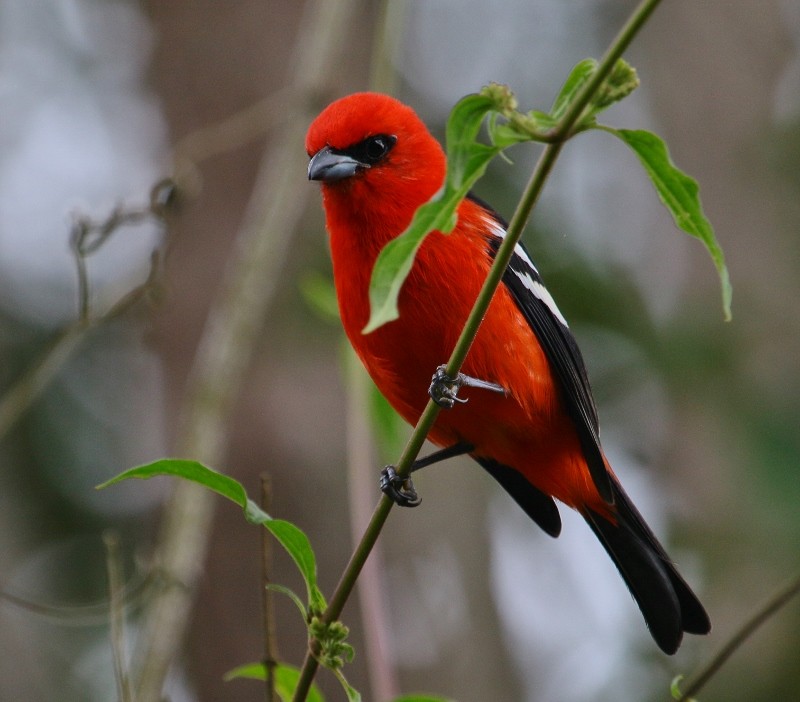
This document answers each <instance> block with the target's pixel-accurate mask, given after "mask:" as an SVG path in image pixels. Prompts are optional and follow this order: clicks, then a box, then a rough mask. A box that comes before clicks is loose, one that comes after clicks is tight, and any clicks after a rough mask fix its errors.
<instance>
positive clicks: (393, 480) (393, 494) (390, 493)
mask: <svg viewBox="0 0 800 702" xmlns="http://www.w3.org/2000/svg"><path fill="white" fill-rule="evenodd" d="M380 486H381V492H382V493H383V494H384V495H386V496H387V497H388V498H390V499H391V500H392V502H394V503H395V504H396V505H399V506H400V507H417V506H418V505H419V503H420V502H422V498H421V497H420V496H419V495H418V494H417V491H416V490H415V489H414V483H413V482H412V481H411V478H401V477H400V476H399V475H398V474H397V471H396V470H395V468H394V466H386V467H385V468H384V469H383V470H382V471H381V480H380Z"/></svg>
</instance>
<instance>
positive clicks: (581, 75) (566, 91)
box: [550, 58, 597, 121]
mask: <svg viewBox="0 0 800 702" xmlns="http://www.w3.org/2000/svg"><path fill="white" fill-rule="evenodd" d="M596 70H597V61H596V60H595V59H593V58H587V59H583V61H581V62H580V63H578V64H577V65H576V66H575V67H574V68H573V69H572V71H570V74H569V76H567V80H566V81H565V82H564V85H563V86H562V87H561V92H559V93H558V96H557V97H556V99H555V102H553V107H552V108H551V109H550V116H551V117H552V118H553V119H554V120H556V121H557V120H559V119H561V118H562V117H563V116H564V113H565V112H566V111H567V108H568V107H569V105H570V103H571V102H572V99H573V98H574V97H575V95H577V94H578V93H579V92H580V89H581V88H582V87H583V86H584V84H585V83H586V81H587V80H589V78H591V76H592V73H594V72H595V71H596Z"/></svg>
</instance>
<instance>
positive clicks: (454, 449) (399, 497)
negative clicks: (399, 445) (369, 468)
mask: <svg viewBox="0 0 800 702" xmlns="http://www.w3.org/2000/svg"><path fill="white" fill-rule="evenodd" d="M474 448H475V447H474V446H473V445H472V444H468V443H467V442H465V441H460V442H459V443H457V444H453V445H452V446H447V447H446V448H443V449H439V450H438V451H434V452H433V453H431V454H429V455H427V456H423V457H422V458H418V459H417V460H416V461H414V463H412V464H411V470H410V471H409V473H413V472H414V471H416V470H419V469H420V468H425V466H430V465H433V464H434V463H438V462H439V461H444V460H445V459H447V458H453V457H454V456H461V455H463V454H465V453H469V452H470V451H472V450H473V449H474ZM380 486H381V492H382V493H383V494H384V495H386V496H387V497H389V498H391V500H392V501H393V502H394V503H395V504H396V505H399V506H400V507H416V506H417V505H419V503H420V502H422V498H421V497H420V496H419V495H418V494H417V491H416V490H415V489H414V483H413V482H412V481H411V478H401V477H400V476H399V475H398V474H397V470H395V467H394V466H386V467H385V468H384V469H383V470H382V471H381V479H380Z"/></svg>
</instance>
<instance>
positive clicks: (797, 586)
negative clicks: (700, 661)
mask: <svg viewBox="0 0 800 702" xmlns="http://www.w3.org/2000/svg"><path fill="white" fill-rule="evenodd" d="M798 593H800V577H797V578H795V579H794V580H792V581H791V582H790V583H789V584H788V585H784V586H783V587H782V588H781V589H780V590H778V592H776V593H775V594H774V595H773V596H772V597H770V598H769V600H767V602H766V603H765V604H764V606H763V607H761V608H760V609H759V610H758V611H757V612H756V613H755V614H754V615H753V616H752V617H750V619H748V620H747V621H746V622H745V623H744V624H742V626H741V628H740V629H739V630H738V631H737V632H736V633H735V634H734V635H733V636H732V637H731V638H730V639H729V640H728V642H727V643H726V644H725V645H724V646H723V647H722V649H721V650H720V651H719V652H718V653H717V655H715V656H714V657H713V658H712V659H711V660H710V661H709V662H708V663H707V664H706V665H705V666H703V668H702V669H701V670H699V671H698V672H697V673H696V674H695V675H694V676H693V678H692V680H691V682H690V683H689V685H687V686H686V690H684V691H683V692H682V693H681V696H680V697H679V698H678V702H690V701H691V698H692V695H695V694H697V693H698V692H700V690H701V689H702V688H703V687H704V686H705V684H706V683H707V682H708V681H709V680H711V678H712V677H714V675H715V674H716V673H717V671H718V670H719V669H720V668H721V667H722V666H723V665H724V663H725V662H726V661H727V660H728V659H729V658H730V657H731V656H732V655H733V654H734V652H735V651H736V650H737V649H738V648H739V647H740V646H741V645H742V644H743V643H744V642H745V641H746V640H747V639H748V638H750V636H751V635H752V634H753V633H754V632H755V631H756V629H758V628H759V627H760V626H761V625H762V624H763V623H764V622H766V621H767V620H768V619H769V618H770V617H771V616H772V615H773V614H775V612H777V611H778V610H779V609H780V608H781V607H783V606H784V605H785V604H786V603H787V602H789V600H791V599H792V598H793V597H794V596H795V595H797V594H798Z"/></svg>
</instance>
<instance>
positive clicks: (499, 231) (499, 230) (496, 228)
mask: <svg viewBox="0 0 800 702" xmlns="http://www.w3.org/2000/svg"><path fill="white" fill-rule="evenodd" d="M486 224H487V225H488V227H489V229H491V230H492V234H494V235H495V236H497V237H499V238H501V239H505V238H506V230H505V229H504V228H503V225H501V224H500V222H498V221H497V220H496V219H495V218H494V217H486ZM514 253H515V254H516V255H517V256H519V257H520V258H521V259H522V260H523V261H525V263H527V264H528V265H529V266H530V267H531V268H533V270H534V271H536V273H537V274H538V273H539V271H538V270H537V269H536V266H534V265H533V261H531V257H530V256H528V252H527V251H525V249H523V248H522V247H521V246H520V245H519V244H517V245H516V246H515V247H514Z"/></svg>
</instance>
